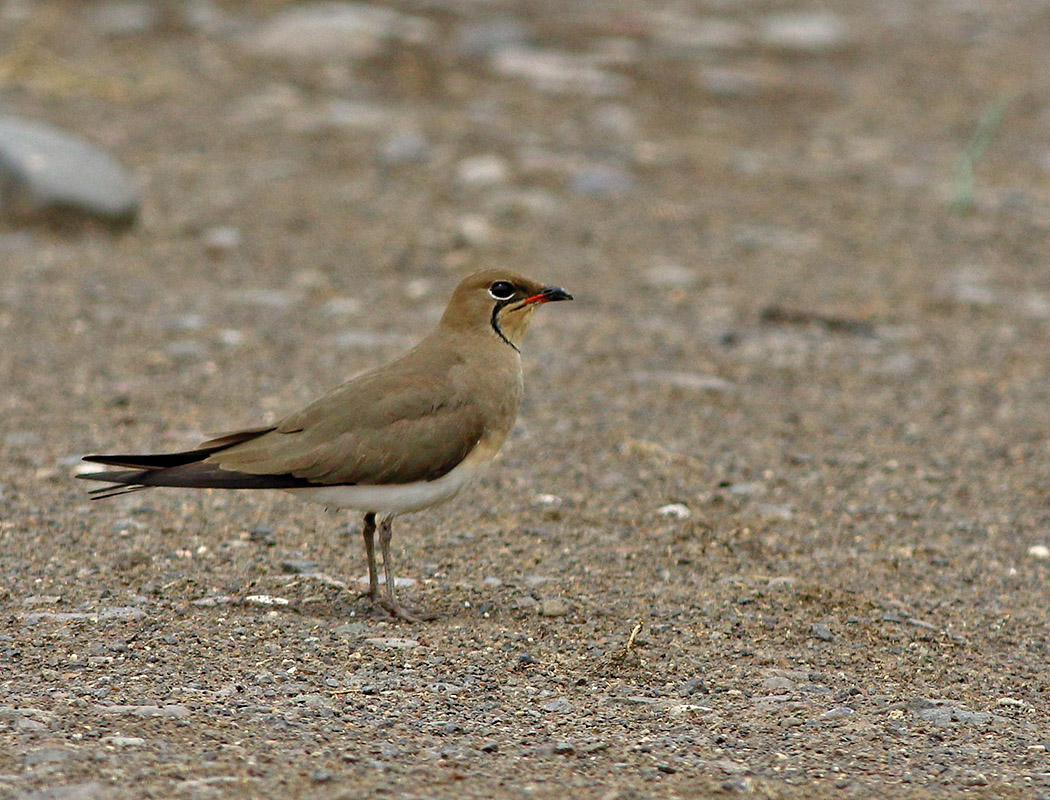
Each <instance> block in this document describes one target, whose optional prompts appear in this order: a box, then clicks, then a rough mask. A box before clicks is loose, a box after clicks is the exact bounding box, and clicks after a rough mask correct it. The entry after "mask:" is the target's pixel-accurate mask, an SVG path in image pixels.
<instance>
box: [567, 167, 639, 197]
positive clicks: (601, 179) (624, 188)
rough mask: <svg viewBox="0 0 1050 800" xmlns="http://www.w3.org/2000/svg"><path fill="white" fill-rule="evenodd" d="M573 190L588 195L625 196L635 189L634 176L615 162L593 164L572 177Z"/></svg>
mask: <svg viewBox="0 0 1050 800" xmlns="http://www.w3.org/2000/svg"><path fill="white" fill-rule="evenodd" d="M570 188H571V189H572V191H574V192H575V193H576V194H582V195H587V196H588V197H623V196H624V195H627V194H630V193H631V192H633V191H634V188H635V180H634V176H633V175H632V174H631V173H630V172H628V171H627V170H625V169H623V168H622V167H619V166H616V165H613V164H591V165H589V166H586V167H583V168H582V169H580V170H579V171H578V172H577V173H576V175H575V176H574V177H573V179H572V184H571V187H570Z"/></svg>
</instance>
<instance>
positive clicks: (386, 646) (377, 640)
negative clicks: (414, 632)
mask: <svg viewBox="0 0 1050 800" xmlns="http://www.w3.org/2000/svg"><path fill="white" fill-rule="evenodd" d="M365 641H366V642H368V644H370V645H372V647H378V648H379V649H380V650H410V649H411V648H413V647H418V646H419V641H418V640H416V639H408V638H406V637H403V636H373V637H371V638H368V639H365Z"/></svg>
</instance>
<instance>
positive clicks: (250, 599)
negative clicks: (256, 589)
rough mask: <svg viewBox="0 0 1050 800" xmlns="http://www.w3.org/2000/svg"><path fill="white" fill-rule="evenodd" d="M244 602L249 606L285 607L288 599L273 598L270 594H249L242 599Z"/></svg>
mask: <svg viewBox="0 0 1050 800" xmlns="http://www.w3.org/2000/svg"><path fill="white" fill-rule="evenodd" d="M244 602H245V603H247V604H248V605H250V606H286V605H288V599H287V598H284V597H274V596H273V595H272V594H250V595H248V596H247V597H245V598H244Z"/></svg>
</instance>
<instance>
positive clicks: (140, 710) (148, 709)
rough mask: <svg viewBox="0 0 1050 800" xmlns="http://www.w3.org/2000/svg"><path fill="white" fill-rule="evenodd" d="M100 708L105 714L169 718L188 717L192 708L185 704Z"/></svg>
mask: <svg viewBox="0 0 1050 800" xmlns="http://www.w3.org/2000/svg"><path fill="white" fill-rule="evenodd" d="M99 710H100V711H101V712H102V713H104V714H119V715H122V716H130V717H166V718H168V719H186V718H187V717H189V716H190V710H189V709H188V708H187V707H186V706H183V705H168V706H153V705H143V706H102V707H101V708H100V709H99Z"/></svg>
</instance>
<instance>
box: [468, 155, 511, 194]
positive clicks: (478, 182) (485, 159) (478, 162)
mask: <svg viewBox="0 0 1050 800" xmlns="http://www.w3.org/2000/svg"><path fill="white" fill-rule="evenodd" d="M509 175H510V167H509V166H508V165H507V162H506V161H505V160H504V159H502V158H500V157H499V156H497V155H491V154H489V155H480V156H471V157H470V158H465V159H463V160H462V161H460V162H459V164H458V165H457V166H456V180H458V181H459V182H460V183H461V184H463V185H464V186H473V187H484V186H494V185H496V184H498V183H505V182H506V180H507V178H508V176H509Z"/></svg>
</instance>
